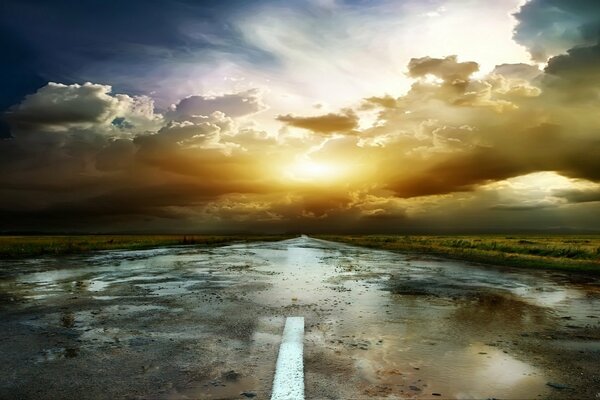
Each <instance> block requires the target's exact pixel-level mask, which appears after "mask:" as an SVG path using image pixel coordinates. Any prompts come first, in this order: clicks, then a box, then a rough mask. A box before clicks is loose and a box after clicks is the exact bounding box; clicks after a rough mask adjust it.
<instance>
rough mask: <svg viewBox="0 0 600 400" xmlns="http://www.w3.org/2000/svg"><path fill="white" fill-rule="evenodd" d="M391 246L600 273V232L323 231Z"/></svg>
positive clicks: (328, 237) (352, 241) (349, 240)
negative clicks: (427, 233)
mask: <svg viewBox="0 0 600 400" xmlns="http://www.w3.org/2000/svg"><path fill="white" fill-rule="evenodd" d="M318 237H320V238H322V239H326V240H333V241H339V242H344V243H350V244H355V245H359V246H366V247H374V248H381V249H388V250H398V251H408V252H420V253H429V254H436V255H443V256H446V257H451V258H459V259H464V260H470V261H477V262H483V263H490V264H498V265H509V266H515V267H530V268H548V269H561V270H569V271H586V272H591V273H600V235H481V236H473V235H469V236H468V235H457V236H402V235H319V236H318Z"/></svg>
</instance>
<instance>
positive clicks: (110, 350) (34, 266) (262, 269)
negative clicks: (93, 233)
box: [0, 237, 600, 399]
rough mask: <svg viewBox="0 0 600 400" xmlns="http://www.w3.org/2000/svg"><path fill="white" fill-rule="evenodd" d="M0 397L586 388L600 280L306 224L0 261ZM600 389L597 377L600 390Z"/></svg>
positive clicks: (352, 395) (594, 373) (546, 393)
mask: <svg viewBox="0 0 600 400" xmlns="http://www.w3.org/2000/svg"><path fill="white" fill-rule="evenodd" d="M0 314H1V319H0V357H1V360H0V361H1V363H0V398H19V399H26V398H32V399H33V398H35V399H43V398H73V399H75V398H77V399H80V398H140V399H142V398H144V399H145V398H152V399H154V398H156V399H240V398H248V397H249V396H253V395H255V398H259V399H268V398H269V395H270V391H271V384H272V381H273V376H274V369H275V362H276V360H277V350H278V347H279V343H280V340H281V334H282V330H283V324H284V321H285V317H287V316H302V317H304V318H305V327H306V328H305V329H306V330H305V342H304V365H305V367H304V369H305V390H306V398H307V399H377V398H382V399H383V398H385V399H406V398H409V399H413V398H414V399H430V398H439V399H449V398H467V399H471V398H477V399H481V398H503V399H510V398H513V399H522V398H584V397H585V398H593V397H596V396H597V394H598V393H600V376H599V372H598V370H599V368H598V365H600V363H599V361H600V281H599V280H598V279H597V278H592V277H586V276H580V275H579V276H571V277H569V276H567V275H565V274H562V273H556V272H543V271H542V272H540V271H537V272H533V271H522V270H514V269H507V268H502V269H500V268H494V267H490V266H478V265H474V264H469V263H465V262H460V261H450V260H445V259H438V258H428V257H422V256H415V255H406V254H399V253H393V252H388V251H380V250H373V249H366V248H359V247H353V246H348V245H344V244H339V243H332V242H327V241H322V240H317V239H313V238H308V237H300V238H296V239H291V240H285V241H280V242H271V243H250V244H235V245H229V246H222V247H205V248H198V247H178V248H168V249H157V250H146V251H110V252H100V253H96V254H95V255H93V256H77V257H61V258H44V259H35V260H24V261H14V262H8V261H4V262H2V268H1V270H0ZM598 397H600V394H598Z"/></svg>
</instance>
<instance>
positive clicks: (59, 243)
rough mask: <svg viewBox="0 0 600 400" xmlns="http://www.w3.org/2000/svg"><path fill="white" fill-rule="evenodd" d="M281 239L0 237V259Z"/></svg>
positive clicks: (113, 236)
mask: <svg viewBox="0 0 600 400" xmlns="http://www.w3.org/2000/svg"><path fill="white" fill-rule="evenodd" d="M289 237H291V236H283V235H74V236H0V259H10V258H23V257H39V256H48V255H63V254H80V253H86V252H91V251H97V250H117V249H123V250H140V249H149V248H153V247H163V246H178V245H214V244H225V243H231V242H249V241H274V240H282V239H287V238H289Z"/></svg>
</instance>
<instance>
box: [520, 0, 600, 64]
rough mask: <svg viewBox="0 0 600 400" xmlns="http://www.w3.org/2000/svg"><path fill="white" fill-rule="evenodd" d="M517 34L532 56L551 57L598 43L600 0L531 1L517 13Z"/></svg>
mask: <svg viewBox="0 0 600 400" xmlns="http://www.w3.org/2000/svg"><path fill="white" fill-rule="evenodd" d="M515 17H516V18H517V20H518V21H519V23H518V25H517V26H516V29H515V34H514V37H515V39H516V40H517V41H518V42H519V43H522V44H523V45H525V46H527V47H528V48H529V51H530V53H531V56H532V58H533V59H534V60H535V61H538V62H545V61H547V60H548V58H550V57H552V56H556V55H558V54H561V53H563V52H565V51H566V50H568V49H571V48H574V47H580V46H589V45H593V44H596V43H598V39H599V38H600V3H598V2H597V1H595V0H577V1H562V0H531V1H528V2H527V3H525V4H524V5H523V6H522V7H521V8H520V10H519V11H518V12H517V13H516V14H515Z"/></svg>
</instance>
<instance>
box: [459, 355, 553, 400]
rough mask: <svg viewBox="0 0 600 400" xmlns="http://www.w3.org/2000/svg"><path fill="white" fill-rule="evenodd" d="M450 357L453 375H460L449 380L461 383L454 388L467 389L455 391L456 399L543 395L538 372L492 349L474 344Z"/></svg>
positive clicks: (544, 390) (544, 380)
mask: <svg viewBox="0 0 600 400" xmlns="http://www.w3.org/2000/svg"><path fill="white" fill-rule="evenodd" d="M483 353H486V354H483ZM453 356H455V358H456V359H457V363H456V365H457V366H456V368H457V370H458V371H456V372H461V373H455V374H453V375H454V376H453V378H454V379H458V380H460V379H461V378H462V379H463V380H464V382H463V384H462V385H458V386H459V387H463V388H465V387H468V388H469V389H468V390H467V391H460V392H456V393H455V394H456V397H458V398H485V397H490V396H492V397H503V398H533V397H536V396H537V395H541V394H544V393H547V388H546V379H544V377H543V376H541V374H540V371H538V370H537V369H536V368H534V367H532V366H531V365H528V364H526V363H524V362H522V361H519V360H517V359H515V358H513V357H511V356H509V355H508V354H505V353H503V352H501V351H499V350H497V349H495V348H493V347H489V346H485V345H483V344H474V345H472V346H469V347H468V348H467V349H465V351H464V352H462V353H459V354H453ZM464 378H467V379H464Z"/></svg>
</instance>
